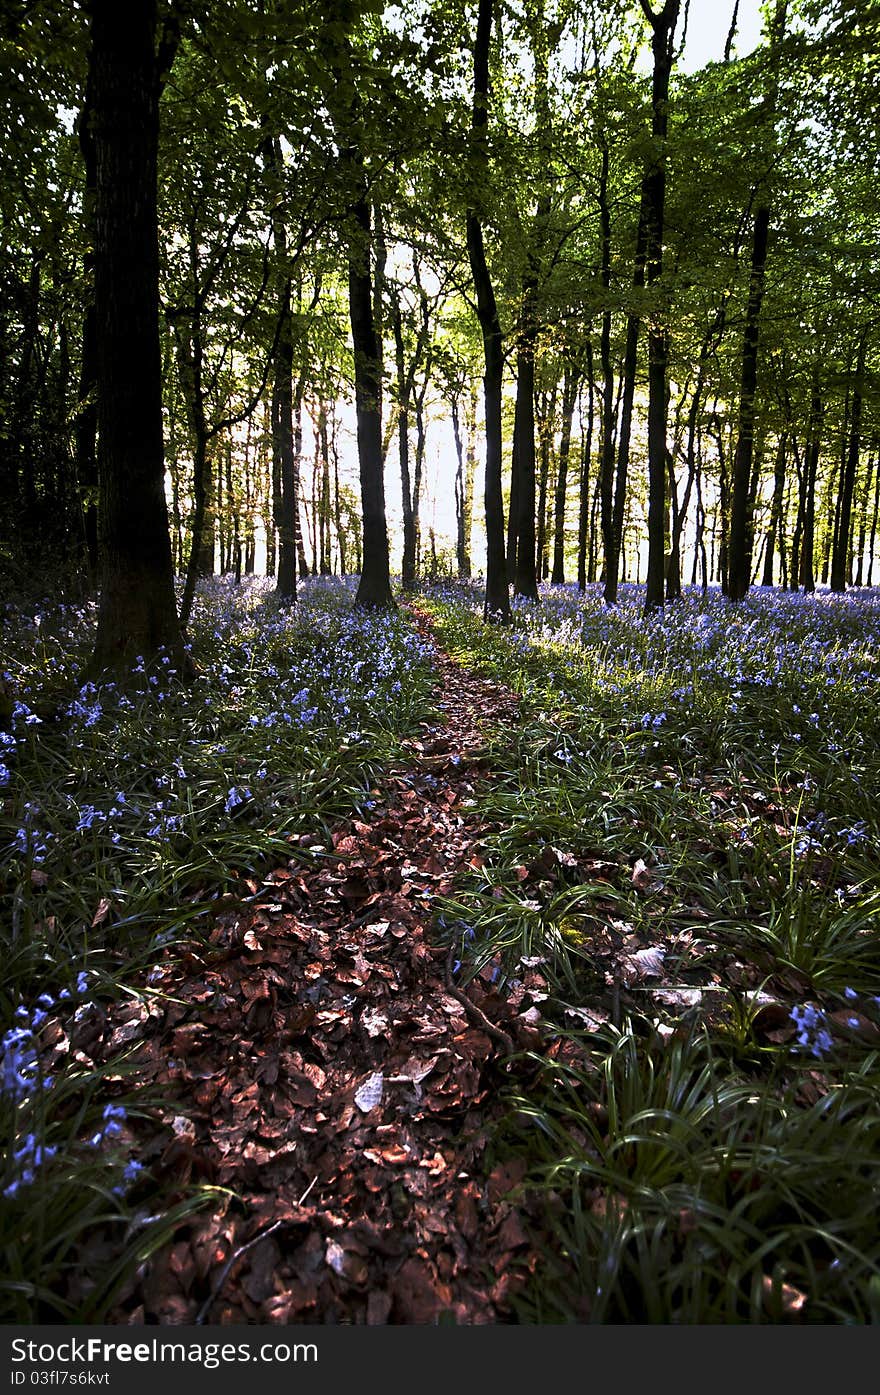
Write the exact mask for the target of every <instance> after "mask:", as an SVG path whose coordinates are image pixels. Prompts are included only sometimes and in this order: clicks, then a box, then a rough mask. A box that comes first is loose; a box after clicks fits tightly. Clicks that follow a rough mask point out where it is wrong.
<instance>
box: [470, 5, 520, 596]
mask: <svg viewBox="0 0 880 1395" xmlns="http://www.w3.org/2000/svg"><path fill="white" fill-rule="evenodd" d="M492 3H493V0H479V7H478V12H477V32H476V38H475V43H474V89H473V110H472V116H471V179H472V194H471V200H470V207H469V208H468V211H467V218H466V230H467V249H468V258H469V260H470V266H471V276H472V278H473V283H474V292H475V295H476V300H477V319H478V320H479V324H480V330H481V333H482V337H483V356H484V360H485V374H484V377H483V397H484V404H485V405H484V411H485V431H486V471H485V481H486V483H485V515H486V599H485V606H484V618H485V619H486V620H493V621H500V622H502V623H507V622H508V621H509V620H510V592H509V590H508V584H507V573H506V568H505V557H504V503H503V497H502V492H501V387H502V376H503V372H504V359H503V355H502V345H501V325H500V323H499V320H498V308H497V305H496V302H495V291H494V288H493V286H492V278H491V276H490V275H489V268H488V266H487V264H486V252H485V247H484V244H483V225H482V222H481V220H480V216H479V212H478V208H479V204H480V203H481V202H482V200H483V198H484V197H485V183H486V174H487V166H488V157H489V152H488V146H487V142H486V127H487V123H488V116H489V111H488V106H489V47H490V42H491V36H492Z"/></svg>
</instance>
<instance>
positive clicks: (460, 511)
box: [450, 395, 471, 580]
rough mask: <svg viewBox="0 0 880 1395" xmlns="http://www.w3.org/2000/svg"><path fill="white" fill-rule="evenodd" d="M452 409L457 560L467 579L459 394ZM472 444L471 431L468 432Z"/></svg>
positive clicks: (466, 500) (467, 508)
mask: <svg viewBox="0 0 880 1395" xmlns="http://www.w3.org/2000/svg"><path fill="white" fill-rule="evenodd" d="M450 407H451V411H452V434H453V437H454V439H455V561H456V566H457V567H458V574H459V576H460V577H462V578H463V579H465V580H466V579H467V578H468V577H469V576H470V574H471V556H470V551H471V550H470V534H471V529H470V500H469V498H468V492H467V484H468V481H467V476H466V471H465V456H464V443H463V441H462V439H461V416H460V414H459V409H458V396H457V395H456V396H455V397H453V398H452V400H451V402H450ZM468 445H469V446H470V432H469V433H468Z"/></svg>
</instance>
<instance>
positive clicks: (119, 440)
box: [89, 0, 189, 672]
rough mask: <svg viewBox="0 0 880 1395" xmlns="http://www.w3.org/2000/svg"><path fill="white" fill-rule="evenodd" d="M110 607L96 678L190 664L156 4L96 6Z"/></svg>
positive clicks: (99, 318) (101, 626)
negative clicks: (167, 362) (180, 589)
mask: <svg viewBox="0 0 880 1395" xmlns="http://www.w3.org/2000/svg"><path fill="white" fill-rule="evenodd" d="M90 13H91V44H92V46H91V52H90V60H89V61H90V74H91V84H92V86H91V90H92V100H93V111H94V137H95V157H96V175H97V177H96V190H95V227H96V244H95V318H96V326H97V390H98V426H99V454H98V458H99V478H100V520H101V524H100V526H101V554H102V565H101V603H100V609H99V613H98V632H97V637H96V641H95V652H94V655H93V657H92V661H91V665H90V668H91V671H93V672H99V671H101V670H104V669H111V670H114V671H117V672H121V671H123V670H124V669H125V668H127V667H128V666H129V664H130V663H131V660H132V658H133V657H134V656H135V655H142V656H143V657H144V659H146V660H147V661H149V660H151V659H153V658H154V657H155V656H156V655H157V653H158V651H159V650H160V649H161V648H163V647H164V648H165V649H166V650H167V651H169V652H170V654H171V655H172V657H173V660H174V663H175V665H176V667H177V668H178V670H181V671H182V670H185V669H186V668H188V666H189V661H188V658H187V656H186V655H185V653H184V650H183V636H182V633H181V629H180V624H179V621H178V617H177V610H176V606H175V599H174V576H173V569H172V560H171V541H170V537H169V533H168V512H167V507H166V503H165V461H164V443H163V439H162V371H161V355H160V349H159V254H158V238H157V217H156V177H157V148H158V135H159V101H158V97H159V93H158V73H157V62H156V47H155V45H156V4H155V0H129V3H128V4H126V5H125V6H124V7H123V6H120V5H119V4H118V3H117V0H91V5H90Z"/></svg>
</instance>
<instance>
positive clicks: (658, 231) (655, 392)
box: [641, 0, 679, 612]
mask: <svg viewBox="0 0 880 1395" xmlns="http://www.w3.org/2000/svg"><path fill="white" fill-rule="evenodd" d="M641 4H642V9H643V10H644V12H645V15H646V16H647V18H648V20H649V22H650V24H651V28H652V30H653V37H652V42H651V47H652V50H653V53H654V74H653V81H652V89H651V104H652V112H653V115H652V122H651V134H652V137H653V146H654V148H653V150H652V154H651V159H650V163H649V165H648V168H647V170H646V172H645V178H644V183H643V186H642V201H643V207H644V211H645V223H646V231H647V237H646V244H645V262H646V280H647V284H648V285H649V286H651V285H654V284H655V283H656V282H657V281H658V280H659V278H660V276H661V275H662V272H663V224H664V216H665V202H666V150H665V146H666V136H667V130H668V125H669V78H670V74H671V72H672V62H673V52H674V50H673V40H674V36H675V26H676V24H677V22H678V10H679V0H666V3H665V4H664V6H663V9H662V10H661V12H660V14H659V15H655V14H654V13H653V11H652V9H651V7H650V5H649V4H648V0H641ZM668 360H669V334H668V331H667V328H666V325H665V324H664V323H662V317H661V316H658V315H657V314H656V313H655V314H654V316H652V320H651V327H650V330H649V333H648V570H647V576H646V578H645V581H646V590H645V610H646V612H649V611H652V610H657V609H659V608H660V607H661V606H662V605H663V591H664V576H665V556H666V462H667V446H666V407H667V389H666V369H667V363H668Z"/></svg>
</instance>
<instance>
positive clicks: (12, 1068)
mask: <svg viewBox="0 0 880 1395" xmlns="http://www.w3.org/2000/svg"><path fill="white" fill-rule="evenodd" d="M88 982H89V976H88V974H87V973H86V971H85V970H81V971H80V973H79V974H78V975H77V979H76V984H75V986H74V988H73V989H70V988H62V989H61V991H60V992H59V994H58V997H57V998H53V997H52V995H51V994H50V993H41V994H40V996H39V997H38V998H37V1001H36V1003H35V1004H34V1006H33V1007H32V1008H27V1007H25V1005H24V1004H23V1003H22V1004H21V1005H20V1006H19V1007H17V1008H16V1010H15V1021H16V1025H15V1026H14V1027H10V1029H9V1031H7V1032H6V1033H5V1034H4V1036H3V1037H2V1039H0V1095H3V1096H5V1097H6V1098H7V1099H10V1100H12V1101H13V1102H14V1103H16V1104H19V1103H21V1101H22V1100H25V1099H27V1098H28V1097H29V1096H31V1095H33V1094H34V1093H35V1092H36V1091H37V1090H39V1089H46V1088H48V1087H49V1086H50V1085H51V1083H52V1082H51V1080H50V1079H43V1078H42V1077H41V1075H40V1069H39V1061H38V1059H37V1040H36V1033H37V1032H38V1031H39V1030H40V1028H41V1027H42V1025H43V1023H44V1022H45V1021H46V1018H47V1017H48V1014H49V1013H50V1012H51V1011H52V1009H53V1008H55V1007H61V1006H62V1005H63V1004H64V1003H67V1002H70V1001H71V1000H72V999H73V997H74V996H79V997H81V996H82V994H83V993H85V992H86V991H87V989H88Z"/></svg>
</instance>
